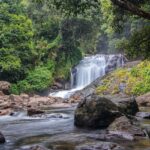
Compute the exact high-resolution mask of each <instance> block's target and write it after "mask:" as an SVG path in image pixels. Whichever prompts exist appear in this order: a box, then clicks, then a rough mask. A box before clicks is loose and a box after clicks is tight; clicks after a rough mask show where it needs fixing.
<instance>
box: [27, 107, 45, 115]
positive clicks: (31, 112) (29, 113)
mask: <svg viewBox="0 0 150 150" xmlns="http://www.w3.org/2000/svg"><path fill="white" fill-rule="evenodd" d="M43 113H44V111H42V110H38V109H34V108H29V109H28V110H27V114H28V116H32V115H37V114H43Z"/></svg>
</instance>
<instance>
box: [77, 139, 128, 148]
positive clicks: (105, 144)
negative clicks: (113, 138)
mask: <svg viewBox="0 0 150 150" xmlns="http://www.w3.org/2000/svg"><path fill="white" fill-rule="evenodd" d="M75 150H125V148H123V147H122V146H119V145H118V144H116V143H111V142H100V141H99V142H92V143H86V144H83V145H79V146H76V148H75Z"/></svg>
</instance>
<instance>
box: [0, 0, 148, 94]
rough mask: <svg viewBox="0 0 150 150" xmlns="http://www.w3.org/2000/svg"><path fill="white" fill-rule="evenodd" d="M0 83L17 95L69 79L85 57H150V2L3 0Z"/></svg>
mask: <svg viewBox="0 0 150 150" xmlns="http://www.w3.org/2000/svg"><path fill="white" fill-rule="evenodd" d="M0 14H1V15H0V28H1V30H0V79H1V80H6V81H9V82H11V83H13V86H12V89H11V90H12V92H13V93H20V92H28V91H30V92H31V91H33V92H34V91H41V90H44V89H46V88H47V87H48V86H51V85H52V84H53V83H54V82H55V81H56V80H69V78H70V69H71V68H72V67H73V66H75V65H76V64H77V63H78V62H79V61H80V60H81V59H82V57H83V56H85V55H90V54H95V53H105V54H108V53H123V54H124V55H125V56H126V57H127V58H128V59H131V60H132V59H137V58H140V59H146V58H150V51H149V47H150V45H149V44H150V34H148V33H150V21H149V20H150V1H147V0H11V1H10V0H1V1H0Z"/></svg>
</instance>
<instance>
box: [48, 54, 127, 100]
mask: <svg viewBox="0 0 150 150" xmlns="http://www.w3.org/2000/svg"><path fill="white" fill-rule="evenodd" d="M123 65H124V57H123V55H121V54H118V55H102V54H97V55H93V56H88V57H84V58H83V60H81V61H80V63H79V64H78V65H77V66H76V67H74V68H73V69H72V71H71V89H70V90H64V91H59V92H54V93H50V96H53V97H62V98H69V97H70V95H72V94H73V93H74V92H75V91H77V90H81V89H83V88H84V87H86V86H87V85H89V84H90V83H91V82H93V81H94V80H96V79H97V78H100V77H102V76H104V75H105V74H106V73H108V72H110V71H112V70H114V69H115V68H117V67H121V66H123Z"/></svg>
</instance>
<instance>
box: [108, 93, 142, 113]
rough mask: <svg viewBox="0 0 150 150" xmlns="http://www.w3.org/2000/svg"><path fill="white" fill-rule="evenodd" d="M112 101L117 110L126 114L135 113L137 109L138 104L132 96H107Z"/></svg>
mask: <svg viewBox="0 0 150 150" xmlns="http://www.w3.org/2000/svg"><path fill="white" fill-rule="evenodd" d="M106 98H109V99H110V100H111V101H112V102H114V103H115V104H116V105H117V106H118V108H119V110H120V111H121V112H122V113H124V114H126V115H135V114H136V113H137V112H138V111H139V108H138V105H137V103H136V100H135V98H134V97H121V96H119V95H118V96H117V95H116V96H109V97H108V96H107V97H106Z"/></svg>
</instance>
